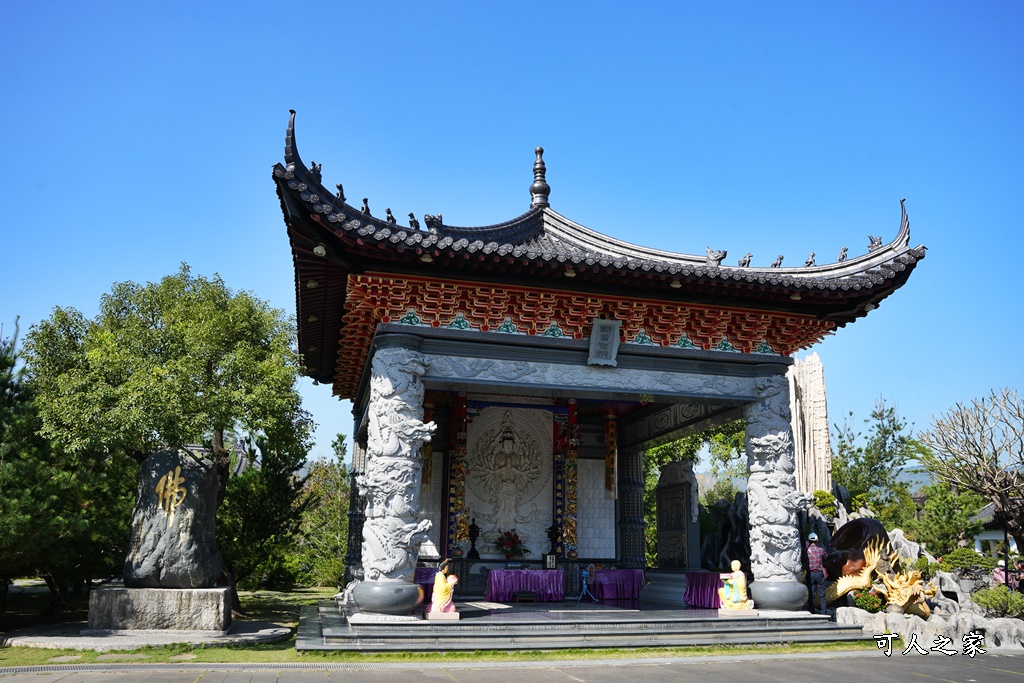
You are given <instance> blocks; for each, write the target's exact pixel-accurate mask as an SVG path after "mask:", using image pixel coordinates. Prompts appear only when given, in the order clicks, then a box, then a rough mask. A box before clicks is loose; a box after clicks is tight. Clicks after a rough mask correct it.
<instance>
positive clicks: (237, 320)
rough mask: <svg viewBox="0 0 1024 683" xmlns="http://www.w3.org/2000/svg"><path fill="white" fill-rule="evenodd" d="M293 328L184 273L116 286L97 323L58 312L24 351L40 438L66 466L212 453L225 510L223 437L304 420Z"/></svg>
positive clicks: (255, 304)
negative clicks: (92, 456) (89, 459)
mask: <svg viewBox="0 0 1024 683" xmlns="http://www.w3.org/2000/svg"><path fill="white" fill-rule="evenodd" d="M293 342H294V326H293V324H292V323H291V321H289V320H288V318H287V317H286V316H285V315H284V312H283V311H280V310H278V309H274V308H271V307H270V306H268V305H267V304H266V303H264V302H263V301H260V300H259V299H257V298H256V297H254V296H253V295H251V294H249V293H248V292H233V291H232V290H231V289H229V288H228V287H227V286H226V285H225V284H224V282H223V281H222V280H221V279H220V277H219V276H214V277H213V278H212V279H207V278H205V277H195V276H193V275H192V274H191V271H190V269H189V267H188V266H187V265H185V264H182V267H181V269H180V270H179V271H178V272H177V273H176V274H174V275H170V276H167V277H165V278H163V279H162V280H160V282H158V283H147V284H145V285H139V284H136V283H134V282H122V283H118V284H115V285H114V287H113V289H112V291H111V292H110V293H109V294H105V295H104V296H103V297H102V298H101V300H100V310H99V313H98V315H97V316H96V317H95V318H94V319H92V320H87V319H86V318H85V317H84V316H82V314H81V313H79V312H78V311H76V310H74V309H71V308H68V309H64V308H59V307H58V308H56V309H55V310H54V312H53V314H52V315H51V317H50V318H49V319H47V320H44V321H43V322H41V323H40V324H39V325H37V326H34V327H33V328H32V330H31V332H30V333H29V336H28V340H27V343H26V358H27V361H28V364H29V366H30V368H31V371H32V374H33V384H34V386H35V388H36V391H37V396H38V401H37V403H38V409H39V414H40V416H41V418H42V429H41V432H42V434H43V435H44V436H46V437H48V438H50V439H51V440H53V441H54V442H55V443H57V444H59V445H60V447H61V448H62V450H64V451H65V452H66V453H67V454H68V455H69V456H70V457H77V456H79V455H80V454H82V453H90V452H91V453H102V454H111V453H116V452H124V453H127V454H129V455H131V456H132V457H134V458H135V459H136V460H138V461H140V462H141V461H142V460H143V459H145V457H146V456H147V455H148V454H149V453H151V452H153V451H155V450H158V449H160V448H164V447H172V448H174V447H182V446H184V445H186V444H189V443H202V442H208V443H210V445H211V447H212V451H213V456H214V460H215V462H216V465H217V470H218V474H219V476H220V498H221V499H223V496H224V492H225V490H226V485H227V479H228V477H227V474H228V468H229V466H230V452H229V450H228V448H226V447H225V435H226V434H228V433H229V432H231V431H235V432H251V433H256V434H269V433H271V432H274V431H278V432H280V431H282V430H287V429H288V428H289V427H295V428H298V429H300V430H301V429H304V428H307V427H304V426H303V425H302V422H301V421H299V420H296V419H294V418H295V416H296V415H297V414H298V413H299V412H300V410H301V406H300V398H299V395H298V392H297V390H296V388H295V383H296V379H297V376H298V371H299V358H298V357H297V356H296V354H295V353H294V352H293V351H292V346H293Z"/></svg>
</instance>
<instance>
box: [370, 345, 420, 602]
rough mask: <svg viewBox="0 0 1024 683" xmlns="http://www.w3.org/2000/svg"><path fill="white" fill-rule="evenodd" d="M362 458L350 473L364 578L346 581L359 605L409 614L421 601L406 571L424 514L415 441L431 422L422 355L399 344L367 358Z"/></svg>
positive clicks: (412, 569) (411, 568)
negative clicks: (359, 505)
mask: <svg viewBox="0 0 1024 683" xmlns="http://www.w3.org/2000/svg"><path fill="white" fill-rule="evenodd" d="M370 371H371V375H370V401H369V406H368V409H367V439H366V466H365V469H364V471H363V474H362V475H361V476H360V477H359V478H358V484H359V494H360V495H361V496H362V497H363V498H364V499H365V501H366V513H365V514H366V521H365V522H364V523H363V545H362V564H363V576H364V580H363V581H361V582H360V583H358V584H356V585H355V586H354V587H353V589H352V598H353V600H354V601H355V603H356V605H357V606H358V607H359V609H360V610H361V611H362V612H371V613H377V614H384V615H409V614H411V613H412V612H413V610H415V609H416V608H417V607H418V606H419V605H420V603H421V602H422V601H423V589H422V588H421V587H420V586H418V585H417V584H416V583H415V582H414V581H413V577H414V574H415V571H416V560H417V553H418V550H417V549H418V547H419V544H420V543H422V542H423V541H424V540H426V538H427V532H429V531H430V528H431V524H430V520H426V519H420V501H419V497H420V480H421V476H422V472H421V470H420V455H419V452H420V446H421V445H422V444H423V443H424V442H425V441H429V440H430V436H431V434H432V433H433V432H434V429H435V427H436V425H434V424H433V423H427V424H424V422H423V420H422V418H423V392H424V389H423V383H422V382H421V381H420V377H421V376H422V375H423V374H424V372H426V360H425V358H424V357H423V356H422V355H421V354H419V353H417V352H415V351H410V350H408V349H405V348H379V349H378V350H377V352H376V354H374V357H373V361H372V363H371V365H370Z"/></svg>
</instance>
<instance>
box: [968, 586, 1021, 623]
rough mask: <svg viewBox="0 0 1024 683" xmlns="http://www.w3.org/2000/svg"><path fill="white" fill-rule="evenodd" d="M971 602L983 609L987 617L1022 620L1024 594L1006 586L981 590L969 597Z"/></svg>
mask: <svg viewBox="0 0 1024 683" xmlns="http://www.w3.org/2000/svg"><path fill="white" fill-rule="evenodd" d="M971 600H973V601H974V602H975V603H977V604H979V605H981V606H982V607H984V608H985V611H986V612H988V614H989V616H994V617H1017V618H1024V594H1022V593H1017V592H1015V591H1011V590H1010V589H1009V588H1007V587H1006V586H993V587H992V588H982V589H981V590H979V591H976V592H975V593H974V594H972V595H971Z"/></svg>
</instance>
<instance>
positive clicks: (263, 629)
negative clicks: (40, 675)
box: [0, 621, 292, 652]
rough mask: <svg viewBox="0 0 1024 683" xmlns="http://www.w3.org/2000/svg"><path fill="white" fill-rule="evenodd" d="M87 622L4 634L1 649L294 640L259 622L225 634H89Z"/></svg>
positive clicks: (283, 631)
mask: <svg viewBox="0 0 1024 683" xmlns="http://www.w3.org/2000/svg"><path fill="white" fill-rule="evenodd" d="M86 628H87V624H86V622H84V621H81V622H72V623H68V624H56V625H50V626H34V627H31V628H23V629H19V630H17V631H10V632H9V633H7V634H3V633H0V647H3V646H27V647H46V648H51V649H62V648H67V649H71V650H96V651H98V652H106V651H109V650H135V649H137V648H140V647H161V646H164V645H178V644H185V645H192V646H194V647H204V646H210V645H257V644H260V643H276V642H279V641H282V640H287V639H288V638H289V637H291V634H292V631H291V629H288V628H285V627H284V626H279V625H278V624H271V623H267V622H259V621H235V622H234V623H232V625H231V629H230V630H229V631H228V632H227V633H222V632H221V631H171V630H161V631H88V632H87V633H88V635H83V634H82V632H83V631H85V630H86Z"/></svg>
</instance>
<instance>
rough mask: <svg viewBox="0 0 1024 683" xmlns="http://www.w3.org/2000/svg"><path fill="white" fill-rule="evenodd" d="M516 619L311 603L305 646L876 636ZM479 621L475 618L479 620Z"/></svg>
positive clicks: (761, 626)
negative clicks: (369, 617)
mask: <svg viewBox="0 0 1024 683" xmlns="http://www.w3.org/2000/svg"><path fill="white" fill-rule="evenodd" d="M515 616H516V618H515V619H511V618H507V619H504V620H502V619H501V617H500V616H491V615H489V616H487V617H486V621H485V620H480V619H466V620H460V621H458V622H445V623H437V622H427V621H413V622H392V623H389V624H387V625H375V624H358V625H349V624H348V623H347V621H346V620H345V618H344V616H343V615H341V614H340V612H338V610H337V609H336V608H334V606H333V605H329V606H327V607H324V608H319V609H318V608H317V607H313V606H310V607H308V608H304V611H303V614H302V616H301V617H300V624H299V638H298V640H297V642H296V648H297V649H299V650H357V651H381V652H384V651H402V650H407V651H431V650H461V651H467V650H510V649H562V648H573V647H585V648H617V647H626V648H635V647H674V646H701V645H725V644H735V645H741V644H757V643H764V644H774V643H793V642H835V641H855V640H865V639H870V637H871V636H870V634H868V635H865V634H864V633H863V630H862V628H861V627H860V626H850V625H840V624H834V623H831V622H830V621H828V619H827V617H824V616H818V617H814V616H812V615H803V616H799V617H793V618H787V617H785V616H782V617H777V618H772V617H751V618H745V617H730V618H723V619H714V618H699V617H697V618H686V617H685V616H679V615H678V612H676V613H673V615H672V616H667V615H659V614H658V613H657V612H648V611H644V612H631V613H622V612H615V611H609V612H608V613H607V614H602V613H600V612H591V613H588V614H586V615H573V618H571V619H566V620H564V621H552V620H551V618H544V617H543V616H541V615H538V616H537V617H536V618H533V617H532V616H531V615H529V614H522V613H519V614H517V615H515ZM474 622H475V623H474Z"/></svg>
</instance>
